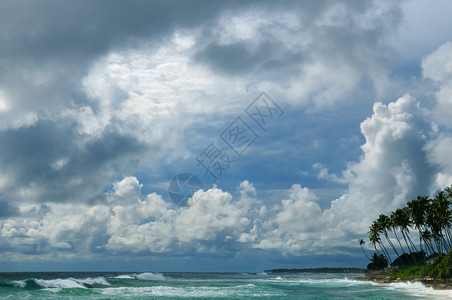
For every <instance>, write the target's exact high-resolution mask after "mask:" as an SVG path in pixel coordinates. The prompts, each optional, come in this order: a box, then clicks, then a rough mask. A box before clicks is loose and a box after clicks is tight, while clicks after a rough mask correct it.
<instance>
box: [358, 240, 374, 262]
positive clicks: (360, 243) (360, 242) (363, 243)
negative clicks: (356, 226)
mask: <svg viewBox="0 0 452 300" xmlns="http://www.w3.org/2000/svg"><path fill="white" fill-rule="evenodd" d="M358 244H359V246H360V247H361V250H362V251H363V253H364V255H365V256H366V257H367V258H368V259H369V260H371V259H370V257H369V256H368V255H367V253H366V251H364V248H363V245H365V244H366V242H365V241H364V239H359V240H358Z"/></svg>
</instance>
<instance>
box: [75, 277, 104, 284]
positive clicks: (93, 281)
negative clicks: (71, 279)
mask: <svg viewBox="0 0 452 300" xmlns="http://www.w3.org/2000/svg"><path fill="white" fill-rule="evenodd" d="M76 281H77V282H78V283H81V284H89V285H94V284H98V285H111V284H109V283H108V282H107V280H106V279H105V278H104V277H96V278H85V279H76Z"/></svg>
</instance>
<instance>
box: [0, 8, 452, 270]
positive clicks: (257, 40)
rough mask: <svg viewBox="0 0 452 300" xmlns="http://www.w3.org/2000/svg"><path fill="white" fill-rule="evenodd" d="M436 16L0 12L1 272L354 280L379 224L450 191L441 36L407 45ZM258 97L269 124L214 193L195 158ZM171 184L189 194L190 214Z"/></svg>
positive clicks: (447, 78) (423, 35)
mask: <svg viewBox="0 0 452 300" xmlns="http://www.w3.org/2000/svg"><path fill="white" fill-rule="evenodd" d="M437 4H438V7H431V6H429V5H428V3H426V2H425V1H406V2H403V3H400V4H397V5H396V4H393V3H391V2H385V1H383V2H381V1H380V2H377V1H375V2H374V1H339V2H328V1H316V2H298V1H293V2H292V1H286V2H273V1H269V2H266V1H262V2H257V1H240V2H238V1H237V2H235V1H230V2H217V3H215V5H214V4H213V3H211V2H209V1H192V2H178V3H177V5H173V3H171V2H160V1H150V2H134V1H132V2H131V3H130V4H128V5H125V4H124V3H122V2H120V1H118V2H116V1H112V2H108V5H105V3H103V2H95V3H91V2H83V1H82V2H75V1H74V2H54V1H44V2H43V4H39V5H38V4H37V3H35V2H31V1H30V2H27V1H24V2H19V3H18V2H13V1H6V2H3V3H2V4H0V28H1V29H0V44H1V45H2V46H1V47H0V70H1V72H0V74H1V75H0V258H1V261H7V262H15V261H46V260H51V259H52V257H61V258H65V259H74V258H75V259H77V258H84V259H90V258H95V257H104V258H105V257H111V256H113V257H114V256H131V257H158V256H161V255H166V256H170V257H171V256H174V257H190V258H191V259H194V260H196V257H198V256H200V255H202V256H208V257H213V258H216V259H219V260H221V259H226V257H227V258H230V257H237V256H240V255H241V254H243V253H253V252H256V251H257V252H256V253H260V255H262V259H265V257H267V256H266V255H273V254H275V253H277V255H279V256H280V257H282V259H288V260H290V259H292V258H295V257H299V256H303V255H313V256H316V257H318V258H319V261H321V257H322V256H324V255H334V254H337V255H342V256H344V257H349V258H350V259H349V263H350V265H353V264H354V263H353V259H354V257H355V256H356V254H357V252H356V251H355V249H354V248H355V244H356V240H357V238H360V237H363V236H365V234H366V232H367V229H368V226H369V224H370V222H371V221H372V220H373V219H374V218H375V217H376V216H378V214H379V213H387V212H390V211H391V210H394V209H395V208H397V207H400V206H401V205H403V203H405V202H406V201H407V200H410V199H411V198H414V197H415V196H417V195H419V194H428V195H431V194H434V193H435V192H436V191H437V190H439V189H442V188H444V187H445V186H449V185H451V184H452V163H451V162H452V154H451V153H452V152H451V151H450V149H452V131H451V128H452V122H451V119H450V117H449V116H450V113H451V112H452V111H451V110H452V97H451V96H450V95H451V94H452V79H451V78H452V64H451V61H452V42H450V41H452V36H450V34H449V33H447V32H444V31H443V30H439V29H440V27H438V26H440V24H436V23H435V22H433V21H432V22H430V23H429V24H428V26H427V28H428V29H429V30H430V31H426V32H413V30H414V28H416V26H417V25H416V26H415V25H413V24H415V21H416V18H418V17H419V16H418V12H419V10H422V9H428V10H429V13H428V14H427V19H428V20H434V19H435V16H436V17H437V18H441V16H442V15H443V13H444V11H445V10H446V11H447V10H449V11H452V7H451V5H450V4H449V3H448V2H446V1H444V2H442V1H439V2H438V3H437ZM18 20H24V22H23V23H19V22H18ZM419 22H422V21H421V20H419ZM449 23H450V22H449ZM429 26H430V27H429ZM441 26H446V25H444V24H441ZM432 32H436V33H437V38H436V39H431V38H430V35H431V34H432ZM414 34H416V35H417V36H418V38H419V39H420V40H422V39H424V40H425V41H426V43H425V45H424V46H423V48H422V49H420V48H418V49H412V48H409V49H408V48H406V44H407V43H409V41H411V40H410V37H411V36H412V35H414ZM262 91H265V92H266V93H267V94H268V95H269V96H270V97H271V98H272V99H273V100H274V101H275V102H276V103H277V104H278V105H279V106H281V107H282V108H283V109H284V111H285V114H284V117H282V118H281V119H278V120H275V122H274V124H272V126H270V127H269V130H268V132H263V131H258V129H256V130H257V131H258V132H259V139H258V140H257V142H256V143H255V144H253V145H252V147H251V148H250V149H249V150H247V153H245V155H243V157H237V161H236V162H235V163H234V164H232V165H231V170H227V172H226V175H225V176H224V177H223V178H220V180H219V181H218V182H217V185H212V181H211V180H210V178H208V177H207V176H204V174H203V170H201V169H199V167H197V166H196V161H195V160H194V159H193V157H194V156H196V155H198V154H199V153H200V152H201V151H202V150H203V146H204V147H205V146H207V145H208V144H209V143H210V142H211V141H212V140H213V139H215V138H216V137H217V136H218V134H219V133H220V132H221V131H222V130H223V129H224V128H225V127H226V125H228V124H229V123H230V122H231V121H232V120H234V119H235V118H236V117H237V116H240V115H241V114H242V115H243V109H244V108H245V107H247V105H248V104H249V103H250V102H251V101H252V100H253V99H255V98H256V97H257V95H259V94H260V93H261V92H262ZM269 170H271V171H270V172H269ZM181 171H190V172H193V173H197V174H199V176H200V178H201V179H202V180H203V183H204V189H203V190H199V191H198V192H196V193H195V194H194V196H193V198H192V199H190V201H189V205H188V206H186V207H177V206H175V205H173V204H172V203H171V202H170V201H169V199H168V196H167V195H166V187H167V186H166V184H167V183H168V181H169V180H170V179H171V178H172V177H173V176H174V175H176V174H177V172H181ZM250 267H252V266H250Z"/></svg>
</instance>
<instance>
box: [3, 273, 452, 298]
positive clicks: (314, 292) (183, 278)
mask: <svg viewBox="0 0 452 300" xmlns="http://www.w3.org/2000/svg"><path fill="white" fill-rule="evenodd" d="M358 276H362V275H359V274H307V273H305V274H285V273H283V274H271V273H269V274H266V273H155V272H154V273H151V272H149V273H111V272H110V273H106V272H102V273H55V272H53V273H0V299H86V298H87V299H251V298H254V299H452V291H439V290H433V289H432V288H427V287H425V286H424V285H422V284H421V283H392V284H381V285H379V284H376V283H372V282H363V281H356V280H353V278H355V277H358Z"/></svg>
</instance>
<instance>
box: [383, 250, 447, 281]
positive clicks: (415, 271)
mask: <svg viewBox="0 0 452 300" xmlns="http://www.w3.org/2000/svg"><path fill="white" fill-rule="evenodd" d="M391 277H392V278H413V279H422V278H427V277H428V278H433V279H452V252H451V253H449V254H448V255H446V256H442V257H437V258H436V259H435V260H434V261H433V262H432V263H430V264H428V265H425V266H416V267H411V268H406V269H399V270H397V271H395V272H393V273H392V274H391Z"/></svg>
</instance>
